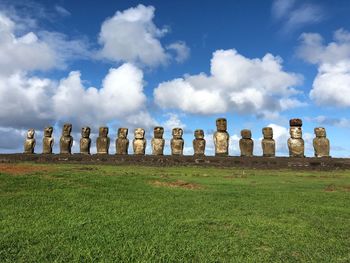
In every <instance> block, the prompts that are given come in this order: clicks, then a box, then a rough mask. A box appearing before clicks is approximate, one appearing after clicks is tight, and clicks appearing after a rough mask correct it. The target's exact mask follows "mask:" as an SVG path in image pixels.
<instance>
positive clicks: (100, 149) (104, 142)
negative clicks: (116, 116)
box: [96, 127, 110, 154]
mask: <svg viewBox="0 0 350 263" xmlns="http://www.w3.org/2000/svg"><path fill="white" fill-rule="evenodd" d="M109 144H110V138H109V137H108V127H100V129H99V135H98V137H97V139H96V148H97V153H98V154H108V150H109Z"/></svg>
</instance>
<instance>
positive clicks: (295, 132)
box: [289, 127, 302, 139]
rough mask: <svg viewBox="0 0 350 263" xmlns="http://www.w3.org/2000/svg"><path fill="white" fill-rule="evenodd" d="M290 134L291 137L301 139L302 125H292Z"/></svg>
mask: <svg viewBox="0 0 350 263" xmlns="http://www.w3.org/2000/svg"><path fill="white" fill-rule="evenodd" d="M289 134H290V137H292V138H293V139H301V138H302V131H301V127H290V128H289Z"/></svg>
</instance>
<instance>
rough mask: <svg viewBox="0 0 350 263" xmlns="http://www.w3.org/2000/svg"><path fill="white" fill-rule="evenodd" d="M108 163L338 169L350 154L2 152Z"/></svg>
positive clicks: (6, 159) (1, 158) (32, 158)
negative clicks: (326, 155)
mask: <svg viewBox="0 0 350 263" xmlns="http://www.w3.org/2000/svg"><path fill="white" fill-rule="evenodd" d="M18 162H33V163H47V164H66V163H69V164H97V165H101V164H108V165H143V166H156V167H169V166H203V167H238V168H248V169H294V170H325V171H327V170H328V171H329V170H335V169H350V158H329V157H325V158H310V157H305V158H297V157H294V158H293V157H260V156H259V157H258V156H253V157H241V156H227V157H215V156H200V157H197V156H167V155H165V156H154V155H107V154H93V155H83V154H0V163H18Z"/></svg>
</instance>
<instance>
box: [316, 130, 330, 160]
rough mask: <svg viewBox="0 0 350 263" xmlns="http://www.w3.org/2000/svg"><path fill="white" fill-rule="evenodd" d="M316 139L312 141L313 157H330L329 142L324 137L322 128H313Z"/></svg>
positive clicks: (324, 133)
mask: <svg viewBox="0 0 350 263" xmlns="http://www.w3.org/2000/svg"><path fill="white" fill-rule="evenodd" d="M314 132H315V135H316V138H314V140H313V145H314V149H315V157H330V156H329V149H330V147H329V140H328V139H327V137H326V129H325V128H322V127H318V128H315V130H314Z"/></svg>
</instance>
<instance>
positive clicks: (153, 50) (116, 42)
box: [99, 4, 189, 67]
mask: <svg viewBox="0 0 350 263" xmlns="http://www.w3.org/2000/svg"><path fill="white" fill-rule="evenodd" d="M154 12H155V8H154V7H153V6H144V5H141V4H140V5H138V6H136V7H134V8H129V9H126V10H124V11H122V12H121V11H117V12H116V14H115V15H114V16H113V17H111V18H108V19H106V20H105V21H104V22H103V24H102V26H101V31H100V35H99V42H100V44H101V45H102V49H101V50H100V52H99V55H100V56H101V57H102V58H105V59H109V60H111V61H116V62H120V61H126V62H133V63H140V64H143V65H147V66H151V67H154V66H158V65H165V64H167V63H168V61H169V60H170V59H171V55H170V54H169V53H167V52H166V50H165V48H164V47H163V45H162V44H161V42H160V38H161V37H163V36H164V35H165V34H166V33H167V32H168V30H167V29H166V28H162V29H160V28H157V26H156V25H155V24H154V22H153V18H154ZM169 47H170V49H173V50H175V51H177V56H176V60H178V61H180V62H182V61H183V60H184V59H185V58H186V56H188V54H187V53H188V51H189V50H188V48H187V47H186V45H185V44H184V42H175V43H173V44H170V45H169ZM186 52H187V53H186Z"/></svg>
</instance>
